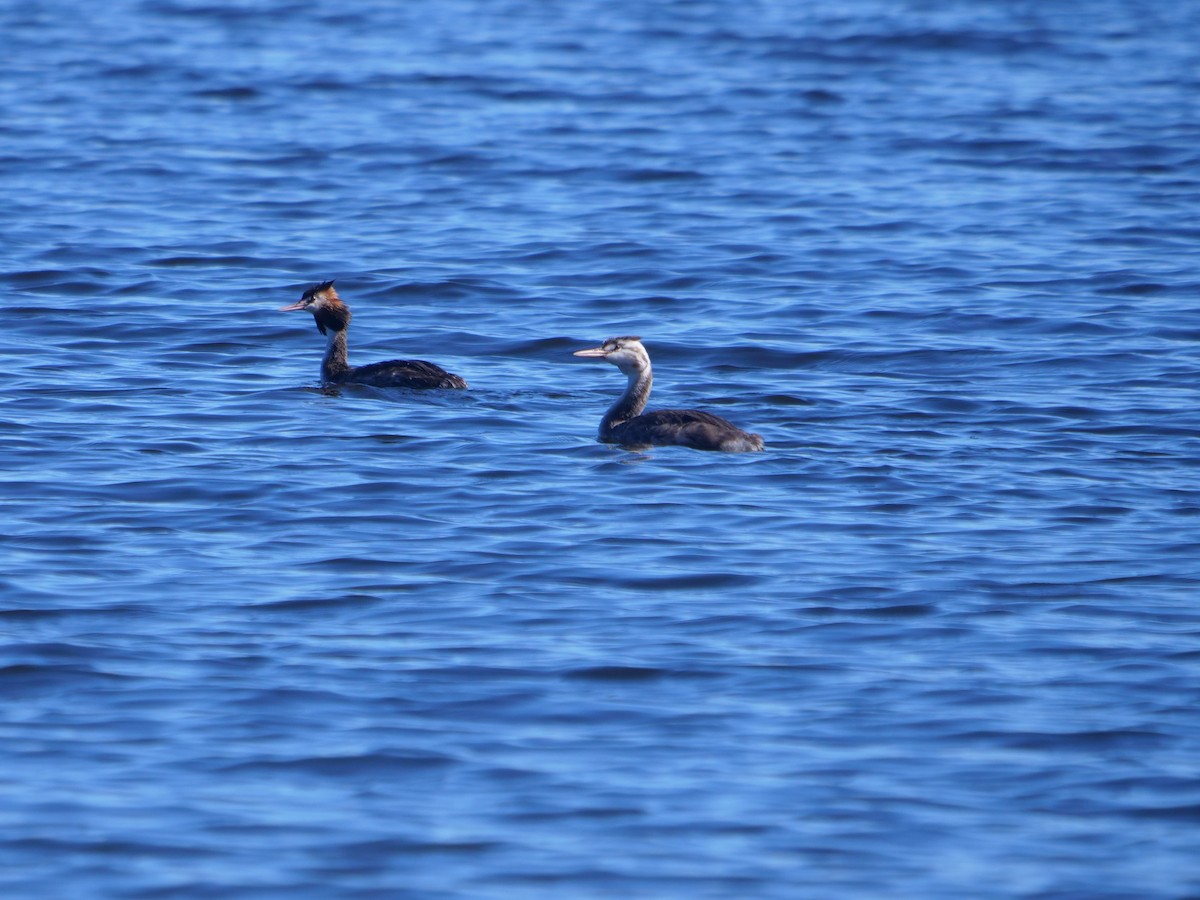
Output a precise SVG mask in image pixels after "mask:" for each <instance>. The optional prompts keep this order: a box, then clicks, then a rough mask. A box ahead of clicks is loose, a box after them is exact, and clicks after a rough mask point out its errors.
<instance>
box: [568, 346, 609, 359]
mask: <svg viewBox="0 0 1200 900" xmlns="http://www.w3.org/2000/svg"><path fill="white" fill-rule="evenodd" d="M571 355H572V356H588V357H592V358H593V359H604V357H606V356H608V351H606V350H605V349H604V348H603V347H592V349H590V350H576V351H575V352H574V353H572V354H571Z"/></svg>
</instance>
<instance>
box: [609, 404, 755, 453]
mask: <svg viewBox="0 0 1200 900" xmlns="http://www.w3.org/2000/svg"><path fill="white" fill-rule="evenodd" d="M612 438H613V440H614V441H615V442H616V443H618V444H626V445H631V446H639V445H642V446H644V445H652V444H660V445H661V444H678V445H680V446H683V447H692V448H694V449H696V450H761V449H762V446H763V445H762V438H761V437H759V436H758V435H757V434H748V433H747V432H745V431H742V430H741V429H740V428H738V427H737V426H736V425H734V424H733V423H732V422H730V421H729V420H728V419H723V418H721V417H720V416H717V415H714V414H713V413H709V412H704V411H703V410H699V409H660V410H655V411H654V412H648V413H645V414H644V415H640V416H635V417H634V418H632V419H630V420H629V421H627V422H623V423H622V424H620V425H618V426H616V427H615V428H613V429H612Z"/></svg>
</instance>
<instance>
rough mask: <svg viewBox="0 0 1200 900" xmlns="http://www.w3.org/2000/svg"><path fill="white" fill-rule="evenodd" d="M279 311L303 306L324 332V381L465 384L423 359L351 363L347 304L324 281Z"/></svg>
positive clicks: (382, 384)
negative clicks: (348, 352)
mask: <svg viewBox="0 0 1200 900" xmlns="http://www.w3.org/2000/svg"><path fill="white" fill-rule="evenodd" d="M279 309H280V310H281V311H283V312H291V311H293V310H299V309H306V310H308V311H309V312H310V313H312V315H313V319H314V320H315V321H316V323H317V330H318V331H320V332H321V334H323V335H325V337H326V340H327V343H326V346H325V358H324V359H322V360H321V379H322V380H323V381H325V382H326V383H327V384H371V385H375V386H376V387H408V388H465V387H466V386H467V383H466V381H464V380H463V379H462V378H460V377H459V376H457V375H453V374H451V373H450V372H447V371H446V370H445V369H443V368H442V367H441V366H435V365H434V364H433V363H431V362H425V360H423V359H390V360H388V361H387V362H378V363H371V364H370V365H366V366H352V365H350V363H349V362H347V360H346V332H347V331H348V330H349V328H350V318H351V316H350V307H348V306H347V305H346V304H345V303H343V302H342V298H341V297H339V296H338V293H337V291H336V290H334V288H333V282H332V281H326V282H323V283H321V284H318V285H316V286H314V287H310V288H309V289H308V290H307V291H305V292H304V293H303V294H302V295H301V296H300V299H299V300H297V301H296V302H295V303H292V304H289V305H287V306H281V307H279Z"/></svg>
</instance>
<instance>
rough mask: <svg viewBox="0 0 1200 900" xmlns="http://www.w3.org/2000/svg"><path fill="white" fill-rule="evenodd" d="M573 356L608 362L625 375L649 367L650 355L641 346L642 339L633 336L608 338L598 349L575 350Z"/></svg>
mask: <svg viewBox="0 0 1200 900" xmlns="http://www.w3.org/2000/svg"><path fill="white" fill-rule="evenodd" d="M574 355H575V356H584V357H587V358H588V359H602V360H604V361H605V362H610V363H612V364H613V365H614V366H616V367H617V368H618V369H620V370H621V371H622V372H624V373H625V374H626V375H630V374H633V373H635V372H641V371H643V370H645V369H647V368H649V367H650V354H649V353H647V352H646V348H645V347H643V346H642V339H641V338H640V337H637V336H635V335H627V336H625V337H615V338H609V339H608V340H607V341H605V342H604V343H603V344H601V345H600V346H599V347H593V348H591V349H590V350H576V351H575V353H574Z"/></svg>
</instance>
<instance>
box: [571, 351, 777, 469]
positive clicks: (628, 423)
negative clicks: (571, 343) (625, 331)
mask: <svg viewBox="0 0 1200 900" xmlns="http://www.w3.org/2000/svg"><path fill="white" fill-rule="evenodd" d="M575 355H576V356H584V357H587V358H589V359H602V360H604V361H605V362H610V363H612V364H613V365H614V366H616V367H617V368H618V369H620V370H621V372H622V373H624V375H625V376H626V377H627V378H628V379H629V385H628V387H626V388H625V393H623V394H622V395H621V398H620V399H619V400H617V402H616V403H614V404H613V405H612V406H611V407H610V408H609V410H608V412H606V413H605V414H604V418H603V419H601V420H600V440H602V441H604V442H605V443H609V444H622V445H624V446H627V447H646V446H651V445H654V444H678V445H680V446H683V447H694V448H695V449H697V450H724V451H726V452H729V453H737V452H743V451H753V450H761V449H762V448H763V439H762V437H761V436H760V435H757V434H750V433H749V432H745V431H742V430H741V429H740V428H738V427H737V426H736V425H734V424H733V423H731V422H729V421H727V420H725V419H722V418H721V417H720V416H715V415H713V414H712V413H708V412H704V411H703V410H699V409H660V410H656V411H655V412H648V413H642V410H643V409H645V408H646V401H647V400H648V399H649V398H650V386H651V384H653V382H654V376H653V374H652V373H651V370H650V354H649V353H647V352H646V348H645V347H643V346H642V339H641V338H639V337H634V336H632V335H631V336H627V337H615V338H609V339H608V340H607V341H605V342H604V343H603V344H601V345H600V346H599V347H593V348H592V349H590V350H577V351H575Z"/></svg>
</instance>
